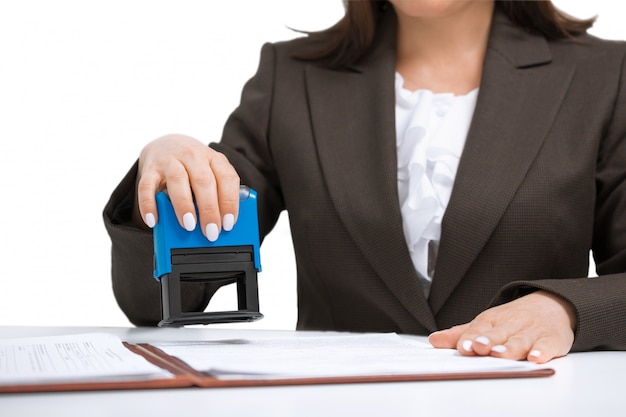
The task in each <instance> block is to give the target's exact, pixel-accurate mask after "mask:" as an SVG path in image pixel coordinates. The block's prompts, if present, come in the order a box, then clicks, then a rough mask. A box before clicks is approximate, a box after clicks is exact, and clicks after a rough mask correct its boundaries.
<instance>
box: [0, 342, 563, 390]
mask: <svg viewBox="0 0 626 417" xmlns="http://www.w3.org/2000/svg"><path fill="white" fill-rule="evenodd" d="M123 343H124V346H126V348H128V349H129V350H131V351H132V352H134V353H136V354H138V355H141V356H143V357H144V358H145V359H146V360H148V361H149V362H150V363H152V364H154V365H156V366H158V367H160V368H162V369H165V370H167V371H169V372H170V373H172V374H173V375H174V377H173V378H158V379H144V380H131V381H129V380H122V381H114V380H111V381H101V382H71V383H49V384H23V385H5V386H0V394H26V393H44V392H70V391H75V392H80V391H119V390H151V389H167V388H246V387H247V388H250V387H278V386H302V385H333V384H364V383H388V382H419V381H454V380H471V379H511V378H540V377H548V376H551V375H554V374H555V371H554V369H552V368H540V369H534V370H530V371H511V372H462V373H452V372H450V373H441V374H409V375H366V376H345V377H321V378H281V379H218V378H215V377H212V376H209V375H206V374H205V373H202V372H200V371H198V370H196V369H194V368H192V367H190V366H189V365H187V364H186V363H185V362H183V361H182V360H180V359H178V358H176V357H173V356H170V355H168V354H166V353H165V352H163V351H161V350H160V349H158V348H156V347H154V346H152V345H149V344H146V343H140V344H137V345H133V344H130V343H127V342H123Z"/></svg>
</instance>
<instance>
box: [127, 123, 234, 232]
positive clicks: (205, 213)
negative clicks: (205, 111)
mask: <svg viewBox="0 0 626 417" xmlns="http://www.w3.org/2000/svg"><path fill="white" fill-rule="evenodd" d="M166 189H167V192H168V194H169V197H170V200H171V201H172V205H173V206H174V211H175V212H176V217H177V218H178V222H179V223H180V225H181V227H183V228H185V229H186V230H189V231H191V230H194V229H195V227H196V223H197V222H198V219H196V211H195V209H194V199H195V202H196V204H197V206H198V214H199V216H200V219H199V221H200V224H201V227H202V231H203V233H204V234H205V236H206V237H207V239H208V240H210V241H212V242H214V241H215V240H217V238H218V236H219V233H220V230H222V229H224V230H226V231H228V230H231V229H232V228H233V226H234V224H235V222H236V221H237V215H238V212H239V175H237V172H236V171H235V168H233V166H232V165H231V164H230V162H229V161H228V159H227V158H226V156H224V155H223V154H222V153H220V152H217V151H215V150H213V149H211V148H209V147H208V146H206V145H205V144H203V143H202V142H200V141H198V140H196V139H194V138H192V137H189V136H185V135H167V136H163V137H160V138H158V139H156V140H154V141H152V142H150V143H149V144H148V145H146V146H145V147H144V148H143V150H142V151H141V154H140V156H139V171H138V176H137V205H138V209H139V214H140V216H141V219H142V220H143V222H144V223H145V224H146V225H147V226H149V227H151V228H152V227H154V226H155V225H156V223H157V222H158V221H159V219H158V213H157V206H156V200H155V195H156V193H157V192H159V191H163V190H166Z"/></svg>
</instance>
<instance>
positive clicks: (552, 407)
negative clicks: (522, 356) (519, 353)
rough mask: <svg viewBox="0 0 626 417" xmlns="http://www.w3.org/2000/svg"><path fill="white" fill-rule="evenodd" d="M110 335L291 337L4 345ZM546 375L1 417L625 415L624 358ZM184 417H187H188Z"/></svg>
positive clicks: (199, 332)
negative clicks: (88, 340) (100, 338)
mask: <svg viewBox="0 0 626 417" xmlns="http://www.w3.org/2000/svg"><path fill="white" fill-rule="evenodd" d="M92 331H98V332H101V331H105V332H111V333H115V334H117V335H119V336H120V337H121V338H122V339H123V340H127V341H130V342H157V341H163V340H209V339H214V338H232V337H245V336H246V335H250V334H254V336H255V337H263V336H264V335H267V336H268V337H271V336H276V335H277V334H280V335H285V334H289V333H293V332H285V331H265V330H238V329H214V328H210V327H203V328H180V329H169V328H168V329H158V328H102V327H98V328H94V327H0V338H6V337H25V336H47V335H58V334H73V333H85V332H92ZM549 365H550V367H552V368H554V369H555V370H556V374H555V375H554V376H551V377H547V378H528V379H500V380H498V379H494V380H468V381H435V382H402V383H374V384H347V385H320V386H295V387H262V388H231V389H193V388H192V389H189V388H188V389H171V390H169V389H168V390H153V391H149V390H146V391H111V392H76V393H47V394H12V395H0V414H1V415H3V416H39V415H41V416H57V415H63V416H64V417H65V416H67V417H71V416H80V417H84V416H86V415H87V416H89V417H99V416H116V417H119V416H125V415H126V416H130V415H138V416H144V415H146V416H151V417H157V416H167V417H181V416H186V415H215V416H239V415H241V416H246V417H263V416H271V417H280V416H289V417H293V416H298V417H301V416H304V417H306V416H315V417H319V416H334V415H358V416H384V415H392V416H393V415H418V414H419V415H429V414H430V415H437V416H439V417H444V416H459V415H467V416H473V415H476V416H481V417H485V416H499V417H500V416H502V415H506V416H524V417H529V416H543V415H546V416H548V415H550V416H552V415H567V416H568V417H572V416H588V415H602V416H610V415H620V414H621V412H623V411H620V410H623V408H624V387H625V386H626V352H589V353H574V354H570V355H568V356H567V357H565V358H560V359H556V360H554V361H552V362H550V363H549ZM183 413H184V414H183Z"/></svg>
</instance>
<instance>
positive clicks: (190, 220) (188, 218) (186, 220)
mask: <svg viewBox="0 0 626 417" xmlns="http://www.w3.org/2000/svg"><path fill="white" fill-rule="evenodd" d="M183 225H184V226H185V230H187V231H188V232H192V231H193V229H195V228H196V218H195V217H194V216H193V214H191V213H185V215H184V216H183Z"/></svg>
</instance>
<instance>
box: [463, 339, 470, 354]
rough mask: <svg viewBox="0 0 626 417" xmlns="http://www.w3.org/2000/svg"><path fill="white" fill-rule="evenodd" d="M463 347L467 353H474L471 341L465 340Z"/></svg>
mask: <svg viewBox="0 0 626 417" xmlns="http://www.w3.org/2000/svg"><path fill="white" fill-rule="evenodd" d="M461 346H463V350H464V351H466V352H472V341H471V340H464V341H463V343H462V344H461Z"/></svg>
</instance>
